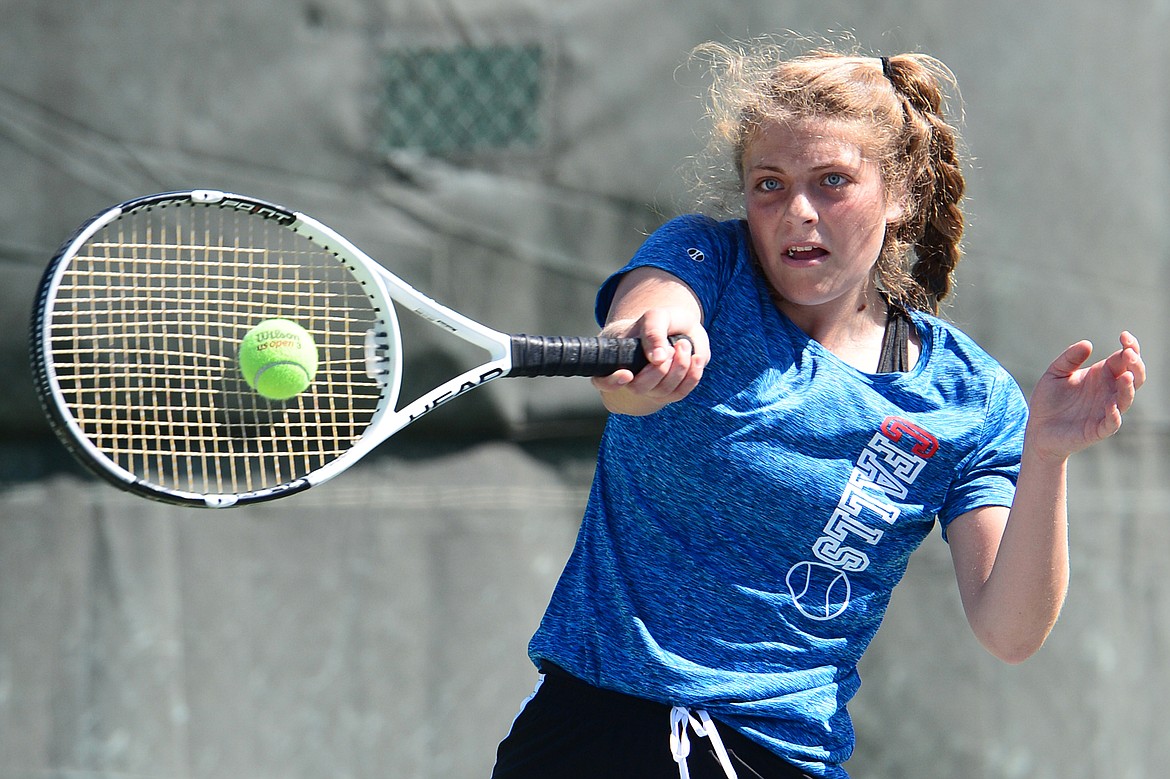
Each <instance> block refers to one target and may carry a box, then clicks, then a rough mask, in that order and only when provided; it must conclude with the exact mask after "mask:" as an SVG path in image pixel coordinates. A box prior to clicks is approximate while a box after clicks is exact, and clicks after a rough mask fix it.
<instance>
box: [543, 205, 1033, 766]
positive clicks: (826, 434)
mask: <svg viewBox="0 0 1170 779" xmlns="http://www.w3.org/2000/svg"><path fill="white" fill-rule="evenodd" d="M749 242H750V239H749V236H748V232H747V228H746V225H745V224H744V223H743V222H742V221H730V222H716V221H714V220H711V219H708V218H705V217H699V216H689V217H681V218H678V219H675V220H673V221H671V222H669V223H667V224H666V225H664V226H663V227H662V228H660V229H659V230H658V231H657V232H656V233H655V234H654V235H652V236H651V237H650V238H649V239H648V240H647V241H646V243H645V244H644V245H643V247H642V248H641V249H640V250H639V251H638V253H637V254H636V255H635V257H634V259H633V260H632V261H631V262H630V264H629V265H627V266H626V268H625V269H623V271H621V272H619V273H618V274H615V276H614V277H612V278H611V279H610V280H609V281H607V282H606V284H605V285H604V286H603V287H602V289H601V292H600V293H599V295H598V304H597V314H598V319H599V321H600V320H603V319H604V318H605V316H606V313H607V312H608V309H609V305H610V302H611V300H612V296H613V293H614V290H615V288H616V286H617V280H618V279H619V278H620V276H621V274H622V273H624V272H626V271H628V270H630V269H631V268H634V267H638V266H644V265H651V266H655V267H658V268H661V269H663V270H666V271H668V272H670V273H672V274H674V275H675V276H677V277H679V278H680V279H682V280H683V281H685V282H686V283H687V284H688V285H690V287H691V289H692V290H694V292H695V294H696V295H697V296H698V299H699V301H700V303H701V306H702V311H703V321H704V326H705V327H706V329H707V332H708V334H709V337H710V340H711V361H710V364H709V365H708V367H707V369H706V372H705V373H704V376H703V379H702V381H701V382H700V383H699V385H698V387H696V388H695V390H694V391H692V392H691V393H690V394H689V395H688V396H687V397H686V398H685V399H683V400H682V401H679V402H677V403H673V404H671V405H669V406H667V407H666V408H664V409H662V410H661V411H659V412H657V413H655V414H651V415H648V416H643V417H633V416H623V415H612V416H611V417H610V419H609V422H608V424H607V426H606V430H605V434H604V436H603V438H602V442H601V447H600V452H599V455H598V461H597V472H596V476H595V478H594V482H593V487H592V490H591V493H590V498H589V503H588V507H587V509H586V512H585V516H584V520H583V522H582V525H581V529H580V532H579V534H578V537H577V541H576V545H575V547H574V549H573V553H572V555H571V557H570V559H569V561H568V563H567V565H566V567H565V569H564V572H563V573H562V575H561V578H560V581H559V582H558V584H557V586H556V589H555V591H554V592H553V595H552V599H551V602H550V603H549V606H548V609H547V611H546V613H545V616H544V618H543V620H542V621H541V624H540V627H539V629H538V630H537V632H536V634H535V636H534V637H533V638H532V641H531V644H530V646H529V653H530V655H531V657H532V659H533V660H534V662H536V663H537V665H538V666H539V665H540V664H541V663H542V662H543V661H546V660H547V661H551V662H553V663H555V664H557V665H559V666H560V667H562V668H564V669H565V670H566V671H568V672H569V673H571V674H573V675H574V676H577V677H579V678H581V679H583V680H585V681H586V682H589V683H591V684H593V685H596V686H599V687H602V688H607V689H611V690H617V691H620V692H623V693H627V694H630V695H635V696H639V697H641V698H647V699H651V700H656V701H660V702H662V703H666V704H670V705H684V706H688V707H692V708H705V709H707V711H708V712H710V714H711V715H712V716H713V717H715V718H716V719H717V720H720V721H721V722H723V723H726V724H727V725H729V726H730V727H733V728H736V729H737V730H739V731H741V732H742V733H744V734H745V735H747V736H748V737H750V738H752V739H754V740H755V741H757V742H759V743H761V744H763V745H765V746H766V747H768V748H770V749H772V750H773V751H775V752H776V753H778V754H779V755H781V756H782V757H783V758H785V759H786V760H788V761H789V762H792V763H794V764H796V765H798V766H800V767H802V768H803V769H804V770H805V771H807V772H809V773H811V774H813V775H815V776H825V777H844V776H845V775H846V774H845V771H844V770H843V769H842V768H841V767H840V764H841V763H843V762H844V761H845V760H846V759H847V758H848V757H849V755H850V754H851V753H852V750H853V744H854V736H853V728H852V724H851V722H850V719H849V716H848V713H847V712H846V708H845V706H846V703H847V702H848V701H849V700H850V698H852V697H853V695H854V693H856V691H857V689H858V687H859V686H860V679H859V677H858V674H857V662H858V660H859V658H860V657H861V654H862V652H863V651H864V650H865V648H866V647H867V646H868V645H869V643H870V641H871V639H872V638H873V636H874V633H875V632H876V631H877V629H878V626H879V624H880V622H881V620H882V617H883V615H884V613H885V610H886V606H887V604H888V603H889V599H890V595H891V591H892V590H893V588H894V586H895V584H897V582H898V581H899V580H900V579H901V578H902V575H903V574H904V573H905V570H906V565H907V562H908V560H909V557H910V554H911V552H912V551H913V550H914V549H915V548H917V546H918V545H919V543H921V541H922V540H923V538H924V537H925V536H926V535H927V534H928V533H929V532H930V530H931V528H932V527H933V525H934V522H935V519H936V518H937V519H938V520H939V522H940V524H941V525H942V527H943V533H944V535H945V532H946V526H947V525H948V524H949V523H950V522H951V521H952V520H954V519H955V518H956V517H958V516H960V515H961V514H963V513H964V512H966V511H970V510H972V509H975V508H977V507H980V506H988V505H999V506H1010V505H1011V501H1012V496H1013V493H1014V489H1015V480H1016V476H1017V473H1018V468H1019V461H1020V455H1021V449H1022V444H1023V430H1024V424H1025V421H1026V418H1027V406H1026V403H1025V401H1024V398H1023V395H1022V393H1021V392H1020V389H1019V387H1018V386H1017V384H1016V383H1015V381H1014V380H1013V379H1012V378H1011V376H1010V375H1009V374H1008V373H1007V372H1006V371H1005V370H1004V369H1003V368H1002V367H1001V366H999V365H998V364H997V363H996V362H995V361H994V360H992V359H991V357H989V356H988V355H987V354H986V353H985V352H984V351H983V350H982V349H980V348H979V347H978V346H977V345H976V344H975V343H974V342H973V341H971V339H969V338H968V337H967V336H965V335H964V334H962V333H961V332H959V331H958V330H956V329H955V328H954V327H952V326H950V325H948V324H946V323H945V322H943V321H941V320H939V319H937V318H935V317H932V316H928V315H924V314H921V313H915V314H914V315H913V321H914V325H915V327H916V328H917V331H918V334H919V336H920V337H921V341H922V352H921V355H920V357H919V359H918V361H917V363H916V364H915V366H914V367H913V368H912V369H911V370H910V371H909V372H906V373H888V374H869V373H863V372H861V371H859V370H857V369H855V368H853V367H851V366H849V365H847V364H845V363H844V362H842V361H841V360H839V359H837V358H836V357H835V356H834V355H833V354H831V353H830V352H828V351H827V350H826V349H825V348H824V347H822V346H821V345H820V344H819V343H818V342H816V341H814V340H812V339H810V338H809V337H808V336H807V335H805V334H804V332H803V331H801V330H800V329H799V328H797V327H796V326H795V325H794V324H793V323H792V322H791V321H790V320H789V319H788V318H787V317H785V316H784V315H783V314H782V313H781V312H780V311H779V310H778V309H777V308H776V307H775V305H773V303H772V302H771V299H770V297H769V294H768V288H767V286H766V283H765V281H764V280H763V279H762V277H761V276H760V275H759V273H758V272H757V271H756V269H755V267H754V266H753V263H752V261H751V255H750V251H749Z"/></svg>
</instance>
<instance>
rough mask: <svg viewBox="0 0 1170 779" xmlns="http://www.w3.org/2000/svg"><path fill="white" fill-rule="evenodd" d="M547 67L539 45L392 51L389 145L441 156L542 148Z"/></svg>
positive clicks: (385, 126) (386, 106) (386, 121)
mask: <svg viewBox="0 0 1170 779" xmlns="http://www.w3.org/2000/svg"><path fill="white" fill-rule="evenodd" d="M541 65H542V52H541V47H540V46H537V45H524V46H488V47H469V46H463V47H455V48H445V49H416V50H410V49H404V50H398V51H394V52H391V53H389V54H388V55H387V56H386V58H385V60H384V69H383V74H384V80H383V83H384V84H385V92H384V93H383V104H382V105H383V107H382V112H381V113H382V140H383V143H384V145H385V148H387V149H422V150H425V151H427V152H430V153H432V154H436V155H450V154H453V153H459V152H476V151H490V150H501V149H532V148H535V147H536V146H537V145H538V144H539V142H540V137H541V127H540V116H539V110H538V109H539V106H540V99H541V71H542V68H541Z"/></svg>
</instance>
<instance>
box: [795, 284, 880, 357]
mask: <svg viewBox="0 0 1170 779" xmlns="http://www.w3.org/2000/svg"><path fill="white" fill-rule="evenodd" d="M776 306H777V307H778V308H779V309H780V310H781V311H783V312H784V314H785V315H786V316H787V317H788V318H789V319H790V320H792V322H793V324H795V325H796V326H797V327H799V328H800V329H801V330H802V331H804V333H805V334H806V335H807V336H808V337H809V338H812V339H813V340H814V341H817V342H818V343H820V344H821V346H823V347H825V348H826V349H828V350H829V351H830V352H832V353H833V354H835V355H836V356H837V357H838V358H840V359H841V360H843V361H844V362H846V363H848V364H850V365H854V366H855V367H858V368H859V369H861V370H864V371H873V370H874V366H875V365H876V364H877V362H878V357H879V356H880V354H881V348H882V338H883V336H884V335H885V331H886V319H887V316H888V308H887V306H886V302H885V300H884V299H882V297H881V295H880V294H879V293H878V292H877V290H876V289H874V288H872V287H871V288H867V289H866V290H864V291H861V292H859V293H858V295H857V296H856V297H852V296H851V297H849V298H845V299H843V300H839V301H833V302H831V303H824V304H820V305H815V306H802V305H797V304H794V303H791V302H789V301H786V300H777V301H776Z"/></svg>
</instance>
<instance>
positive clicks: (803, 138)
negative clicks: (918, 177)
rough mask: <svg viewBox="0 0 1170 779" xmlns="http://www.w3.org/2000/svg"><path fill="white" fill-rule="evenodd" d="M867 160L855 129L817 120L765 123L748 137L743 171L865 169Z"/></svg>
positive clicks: (860, 136) (860, 135)
mask: <svg viewBox="0 0 1170 779" xmlns="http://www.w3.org/2000/svg"><path fill="white" fill-rule="evenodd" d="M869 164H870V159H869V156H868V155H867V154H866V153H865V148H864V147H863V145H862V131H861V129H860V128H858V127H857V126H856V125H853V124H849V123H845V122H834V121H827V120H819V119H806V120H802V121H799V122H781V121H767V122H764V123H762V124H760V125H759V126H758V127H756V129H755V130H754V131H753V132H752V133H751V135H750V136H749V137H748V139H747V142H746V143H745V144H744V150H743V167H744V169H746V170H750V169H752V168H755V167H761V166H765V167H779V168H782V169H785V170H787V169H789V168H794V169H796V168H811V167H824V166H848V167H853V168H861V167H867V166H868V165H869Z"/></svg>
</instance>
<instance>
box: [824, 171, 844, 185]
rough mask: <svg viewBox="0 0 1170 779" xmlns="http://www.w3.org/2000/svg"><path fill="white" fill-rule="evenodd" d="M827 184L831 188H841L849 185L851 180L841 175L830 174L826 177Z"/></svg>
mask: <svg viewBox="0 0 1170 779" xmlns="http://www.w3.org/2000/svg"><path fill="white" fill-rule="evenodd" d="M825 183H826V184H828V185H829V186H830V187H841V186H844V185H845V184H847V183H849V180H848V179H847V178H845V177H844V176H842V175H841V174H840V173H830V174H829V175H827V176H825Z"/></svg>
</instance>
